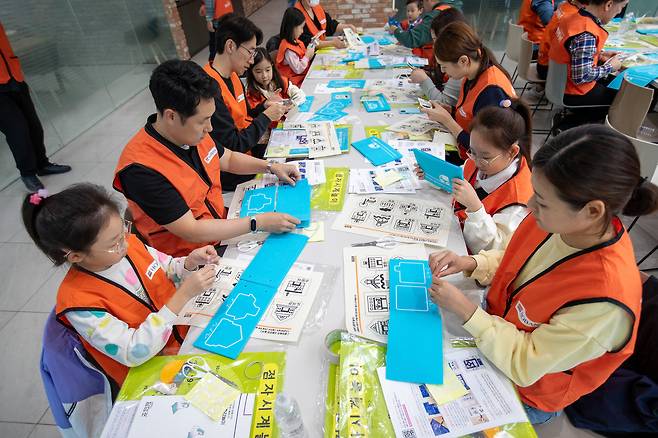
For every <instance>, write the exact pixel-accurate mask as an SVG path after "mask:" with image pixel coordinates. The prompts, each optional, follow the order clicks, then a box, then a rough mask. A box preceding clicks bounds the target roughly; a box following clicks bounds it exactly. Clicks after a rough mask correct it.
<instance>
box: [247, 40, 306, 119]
mask: <svg viewBox="0 0 658 438" xmlns="http://www.w3.org/2000/svg"><path fill="white" fill-rule="evenodd" d="M277 98H280V99H290V100H292V103H294V104H295V105H301V104H302V103H304V101H305V100H306V94H305V93H304V92H303V91H302V90H301V89H300V88H299V87H298V86H296V85H295V84H293V83H292V82H290V80H289V79H288V78H287V77H285V76H281V74H280V73H279V70H277V68H276V66H275V65H274V62H273V61H272V57H271V56H270V54H269V53H268V52H267V50H266V49H264V48H263V47H258V48H257V49H256V53H255V54H254V63H253V64H252V65H251V67H249V69H248V70H247V102H249V106H250V107H251V108H256V107H257V106H258V105H260V104H261V103H263V102H265V101H266V100H268V99H277ZM272 123H273V126H276V125H277V124H278V121H276V122H272Z"/></svg>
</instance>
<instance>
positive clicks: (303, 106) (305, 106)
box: [297, 96, 315, 113]
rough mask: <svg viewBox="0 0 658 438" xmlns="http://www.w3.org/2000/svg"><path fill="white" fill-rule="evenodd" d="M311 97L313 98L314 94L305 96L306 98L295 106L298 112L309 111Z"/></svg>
mask: <svg viewBox="0 0 658 438" xmlns="http://www.w3.org/2000/svg"><path fill="white" fill-rule="evenodd" d="M313 99H315V96H306V100H305V101H304V103H302V104H301V105H299V106H298V107H297V110H299V112H300V113H308V112H311V105H313Z"/></svg>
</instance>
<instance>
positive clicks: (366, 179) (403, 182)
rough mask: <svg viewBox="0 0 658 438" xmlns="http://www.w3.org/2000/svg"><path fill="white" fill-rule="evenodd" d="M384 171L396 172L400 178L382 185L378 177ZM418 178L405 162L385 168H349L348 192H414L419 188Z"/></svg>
mask: <svg viewBox="0 0 658 438" xmlns="http://www.w3.org/2000/svg"><path fill="white" fill-rule="evenodd" d="M386 172H397V174H399V176H400V177H401V179H400V180H399V181H396V182H394V183H392V184H390V185H387V186H385V187H383V186H382V185H381V184H380V183H379V181H378V177H379V176H380V175H382V174H385V173H386ZM419 187H420V184H418V179H417V178H416V177H415V176H414V171H413V167H412V166H409V165H407V164H395V165H392V166H387V167H386V168H385V169H376V168H366V169H350V181H349V193H356V194H359V195H365V194H372V193H398V194H400V193H416V188H419Z"/></svg>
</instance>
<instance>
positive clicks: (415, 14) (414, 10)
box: [388, 0, 423, 33]
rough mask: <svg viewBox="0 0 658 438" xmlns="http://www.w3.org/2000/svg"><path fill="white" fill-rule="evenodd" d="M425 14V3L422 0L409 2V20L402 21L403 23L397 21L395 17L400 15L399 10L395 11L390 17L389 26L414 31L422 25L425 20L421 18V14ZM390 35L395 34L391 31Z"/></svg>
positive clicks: (410, 0)
mask: <svg viewBox="0 0 658 438" xmlns="http://www.w3.org/2000/svg"><path fill="white" fill-rule="evenodd" d="M422 13H423V2H422V1H421V0H407V19H406V20H402V21H401V22H400V21H398V20H396V19H395V16H396V15H397V14H398V10H397V9H393V10H392V11H391V13H390V14H389V15H388V26H391V30H393V28H392V26H395V27H399V28H400V29H402V30H404V31H408V30H411V29H413V28H414V27H415V26H416V25H417V24H419V23H421V22H422V21H423V19H422V18H421V17H420V14H422ZM390 33H393V32H392V31H390Z"/></svg>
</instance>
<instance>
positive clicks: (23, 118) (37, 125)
mask: <svg viewBox="0 0 658 438" xmlns="http://www.w3.org/2000/svg"><path fill="white" fill-rule="evenodd" d="M0 132H2V133H3V134H4V135H5V137H6V139H7V144H9V149H11V153H12V155H13V156H14V161H16V167H17V168H18V170H19V172H20V173H21V176H30V175H36V173H37V170H38V169H40V168H42V167H44V166H46V165H47V164H48V157H47V156H46V146H45V144H44V143H43V127H42V126H41V121H40V120H39V116H38V115H37V112H36V109H35V108H34V104H33V103H32V98H30V90H29V88H28V86H27V84H26V83H25V82H20V83H19V84H18V87H17V90H16V91H13V90H12V91H2V92H0Z"/></svg>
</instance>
